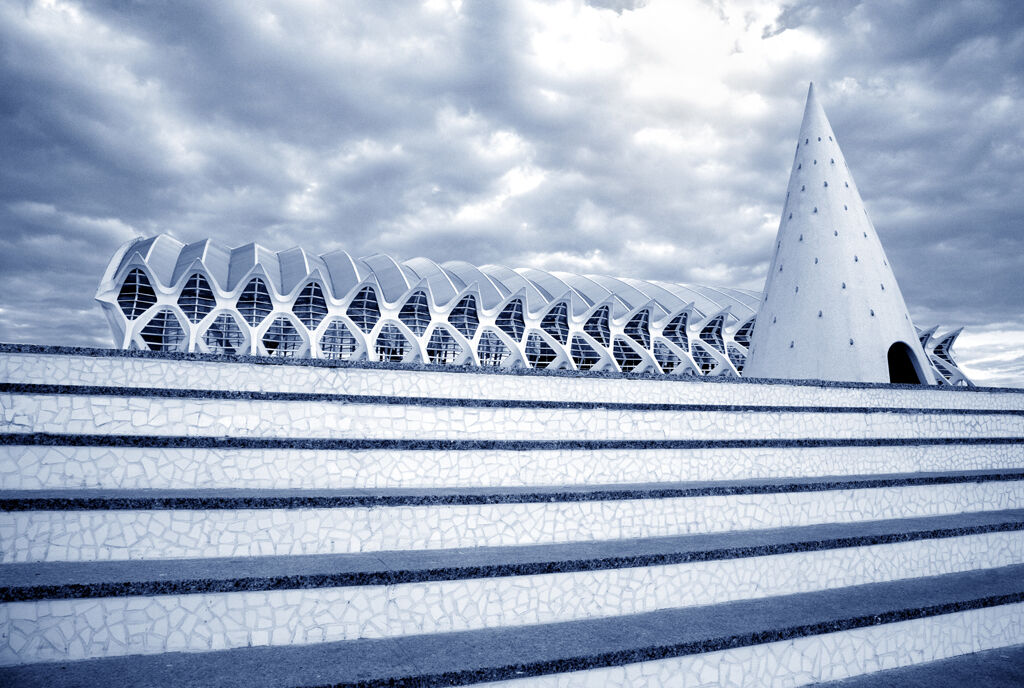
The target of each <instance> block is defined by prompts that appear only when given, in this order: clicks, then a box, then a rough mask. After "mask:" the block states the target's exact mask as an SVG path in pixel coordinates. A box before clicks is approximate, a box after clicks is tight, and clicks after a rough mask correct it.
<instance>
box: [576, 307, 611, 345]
mask: <svg viewBox="0 0 1024 688" xmlns="http://www.w3.org/2000/svg"><path fill="white" fill-rule="evenodd" d="M583 331H584V332H586V333H587V334H589V335H590V336H591V337H593V338H594V339H596V340H597V341H598V342H600V343H601V346H608V345H609V344H611V341H612V333H611V329H610V328H609V327H608V306H601V307H600V308H598V309H597V310H596V311H594V314H593V315H591V316H590V318H588V319H587V322H586V324H585V325H584V326H583Z"/></svg>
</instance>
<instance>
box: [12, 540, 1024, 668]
mask: <svg viewBox="0 0 1024 688" xmlns="http://www.w3.org/2000/svg"><path fill="white" fill-rule="evenodd" d="M1021 562H1024V533H1022V532H1010V533H986V534H982V535H969V536H961V537H953V538H942V539H936V540H919V541H914V542H902V543H895V544H886V545H871V546H864V547H850V548H842V549H833V550H819V551H812V552H796V553H789V554H781V555H771V556H763V557H749V558H742V559H728V560H720V561H704V562H693V563H685V564H672V565H662V566H650V567H641V568H626V569H610V570H602V571H583V572H572V573H556V574H538V575H523V576H514V577H507V578H480V579H466V580H455V581H433V582H426V583H405V584H397V585H376V586H352V587H341V588H318V589H302V590H286V591H260V592H233V593H209V594H202V593H199V594H189V595H160V596H152V597H142V596H140V597H108V598H98V599H80V600H42V601H33V602H12V603H7V604H2V605H0V627H6V628H10V629H11V630H10V634H9V636H8V637H7V638H6V639H4V642H5V644H4V645H3V647H2V648H0V665H12V664H22V663H33V662H45V661H64V660H71V659H82V658H86V657H110V656H121V655H127V654H153V653H160V652H171V651H204V650H216V649H224V648H229V647H245V646H248V645H288V644H308V643H316V642H325V641H336V640H351V639H356V638H380V637H392V636H399V635H410V634H420V633H441V632H448V631H457V630H470V629H479V628H493V627H498V626H519V625H527V624H538V623H553V622H558V621H571V620H578V619H585V618H594V617H607V616H616V615H622V614H637V613H643V612H649V611H654V610H656V609H669V608H674V607H685V606H695V605H706V604H717V603H721V602H726V601H732V600H740V599H752V598H759V597H767V596H771V595H784V594H789V593H796V592H808V591H813V590H822V589H825V588H838V587H843V586H848V585H859V584H863V583H874V582H882V581H890V580H897V579H904V578H913V577H919V576H932V575H940V574H945V573H953V572H958V571H969V570H974V569H979V568H985V567H996V566H1005V565H1011V564H1016V563H1021ZM64 639H67V640H66V641H65V640H64Z"/></svg>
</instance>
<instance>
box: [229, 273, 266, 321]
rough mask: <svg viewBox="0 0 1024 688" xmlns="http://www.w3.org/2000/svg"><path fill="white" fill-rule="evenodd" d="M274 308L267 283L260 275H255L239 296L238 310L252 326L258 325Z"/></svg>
mask: <svg viewBox="0 0 1024 688" xmlns="http://www.w3.org/2000/svg"><path fill="white" fill-rule="evenodd" d="M272 310H274V305H273V304H272V303H271V302H270V294H269V293H268V292H267V285H265V284H264V283H263V280H261V279H260V278H259V277H253V278H252V280H250V281H249V284H247V285H245V289H243V290H242V293H241V294H239V296H238V312H239V313H241V314H242V319H243V320H245V322H247V323H249V325H250V326H251V327H256V326H257V325H259V324H260V323H261V322H263V319H264V318H266V317H267V316H268V315H270V311H272Z"/></svg>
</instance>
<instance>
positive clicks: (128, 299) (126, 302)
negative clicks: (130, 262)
mask: <svg viewBox="0 0 1024 688" xmlns="http://www.w3.org/2000/svg"><path fill="white" fill-rule="evenodd" d="M154 303H156V294H155V293H153V285H151V284H150V283H149V278H148V277H146V273H144V272H143V271H142V270H140V269H138V268H135V269H134V270H132V271H131V272H129V273H128V276H127V277H125V278H124V283H123V284H121V291H119V292H118V294H117V305H118V306H120V307H121V311H122V312H123V313H124V316H125V317H126V318H128V319H129V320H135V318H137V317H139V316H140V315H142V314H143V313H144V312H145V311H146V309H147V308H149V307H150V306H152V305H153V304H154Z"/></svg>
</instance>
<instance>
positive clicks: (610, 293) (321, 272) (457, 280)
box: [109, 234, 760, 321]
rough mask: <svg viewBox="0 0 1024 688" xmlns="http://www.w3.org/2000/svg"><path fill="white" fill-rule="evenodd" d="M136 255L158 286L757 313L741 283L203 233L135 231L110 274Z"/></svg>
mask: <svg viewBox="0 0 1024 688" xmlns="http://www.w3.org/2000/svg"><path fill="white" fill-rule="evenodd" d="M136 255H138V257H139V258H141V260H142V261H144V262H145V263H146V264H147V265H148V266H149V268H150V270H151V272H152V274H153V277H154V278H155V279H156V280H157V281H158V282H159V283H161V284H162V285H164V286H165V287H171V286H174V285H177V284H178V283H179V282H181V281H182V280H184V279H187V278H188V276H189V275H190V274H192V272H194V271H195V270H197V269H200V267H201V268H202V269H204V271H205V272H206V274H207V275H208V276H209V278H210V279H211V280H213V281H214V282H215V283H216V286H218V287H219V288H220V289H221V290H223V291H227V292H233V291H236V290H240V289H241V288H242V287H243V286H244V285H245V283H247V282H248V280H249V279H251V276H253V275H256V274H258V275H260V276H261V277H264V278H265V279H266V281H267V282H268V285H267V286H268V287H269V288H270V289H271V290H272V291H274V292H276V293H277V294H278V295H279V296H281V297H288V296H289V295H291V294H292V293H294V292H295V291H296V290H297V289H300V288H301V287H302V285H303V284H305V283H306V282H307V281H308V280H310V279H316V278H319V279H320V280H321V281H323V282H324V283H325V286H326V287H327V291H328V292H329V294H328V296H333V297H334V298H335V299H342V298H345V296H346V295H347V294H349V292H351V291H352V290H353V289H354V288H355V287H356V286H357V285H359V284H360V283H362V282H363V281H364V280H366V279H367V278H368V277H371V276H372V277H373V278H374V279H375V280H376V282H377V284H379V285H380V290H381V297H382V298H383V299H384V300H385V301H387V302H391V303H393V302H395V301H397V300H398V299H400V298H402V296H403V295H404V294H406V293H408V292H409V290H410V289H412V288H414V287H417V286H420V287H423V286H425V287H426V289H427V291H428V292H429V296H430V298H431V299H432V300H433V301H434V303H435V304H437V305H443V304H447V303H449V302H451V300H452V299H453V298H455V297H456V296H457V295H458V294H459V293H460V292H462V291H463V290H465V289H466V288H467V287H476V288H477V289H479V291H480V298H481V301H482V303H481V306H482V307H483V308H485V309H492V308H495V307H496V306H498V305H499V304H501V303H502V302H503V301H505V300H506V299H507V298H508V297H510V296H512V295H514V294H519V295H520V296H522V297H523V298H524V299H525V305H526V309H527V310H528V311H529V312H532V313H536V312H538V311H540V310H542V309H544V308H545V307H546V306H547V305H548V304H550V303H552V302H553V301H556V300H560V299H567V300H568V301H569V303H570V307H571V309H572V311H573V313H574V314H575V315H579V314H580V313H583V312H585V311H586V310H587V309H589V308H591V307H592V306H593V305H595V304H597V303H600V302H602V301H606V300H608V299H609V298H610V297H611V298H612V300H613V302H614V303H615V304H616V307H615V308H614V309H613V313H612V316H613V317H619V316H621V315H623V314H625V313H627V312H629V311H631V310H634V309H637V308H640V307H643V306H653V308H654V309H655V312H652V313H651V316H652V317H654V318H657V317H659V316H663V315H666V314H668V313H673V312H677V311H679V310H681V309H683V308H684V307H686V306H688V305H690V304H693V305H694V306H695V307H696V308H697V309H698V310H700V311H701V312H703V313H705V314H707V315H710V314H712V313H715V312H717V311H720V310H722V309H724V308H730V309H731V314H732V315H733V316H735V317H736V318H737V319H738V320H740V321H744V320H747V319H749V318H750V317H751V316H753V315H755V314H756V312H757V306H758V300H759V298H760V294H758V293H757V292H754V291H750V290H747V289H730V288H725V287H706V286H702V285H694V284H677V283H669V282H651V281H645V280H638V279H630V278H616V277H610V276H607V275H580V274H575V273H567V272H549V271H545V270H538V269H535V268H517V269H512V268H508V267H505V266H502V265H484V266H480V267H477V266H474V265H471V264H469V263H466V262H463V261H451V262H447V263H444V264H442V265H438V264H437V263H435V262H434V261H432V260H430V259H428V258H422V257H419V258H411V259H408V260H404V261H399V260H396V259H395V258H393V257H391V256H389V255H385V254H382V253H376V254H373V255H370V256H365V257H362V258H354V257H353V256H351V255H350V254H348V253H346V252H345V251H331V252H329V253H325V254H323V255H316V254H312V253H309V252H308V251H306V250H304V249H302V248H297V247H296V248H291V249H288V250H285V251H277V252H275V251H271V250H269V249H267V248H265V247H263V246H261V245H259V244H255V243H250V244H246V245H244V246H239V247H237V248H234V249H229V248H226V247H224V246H221V245H220V244H218V243H216V242H214V241H212V240H209V239H205V240H203V241H198V242H194V243H191V244H184V243H182V242H180V241H178V240H177V239H175V238H174V237H172V236H170V235H168V234H161V235H159V236H156V237H150V238H146V239H138V240H136V241H134V242H133V243H132V244H130V245H129V246H127V247H126V248H125V250H123V252H121V259H120V261H119V263H118V266H117V269H116V270H114V271H113V272H112V273H109V278H111V279H112V278H114V276H115V275H119V274H120V273H121V272H122V270H123V269H124V268H125V266H127V265H128V264H129V263H130V262H131V261H132V260H133V259H134V258H135V257H136Z"/></svg>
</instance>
